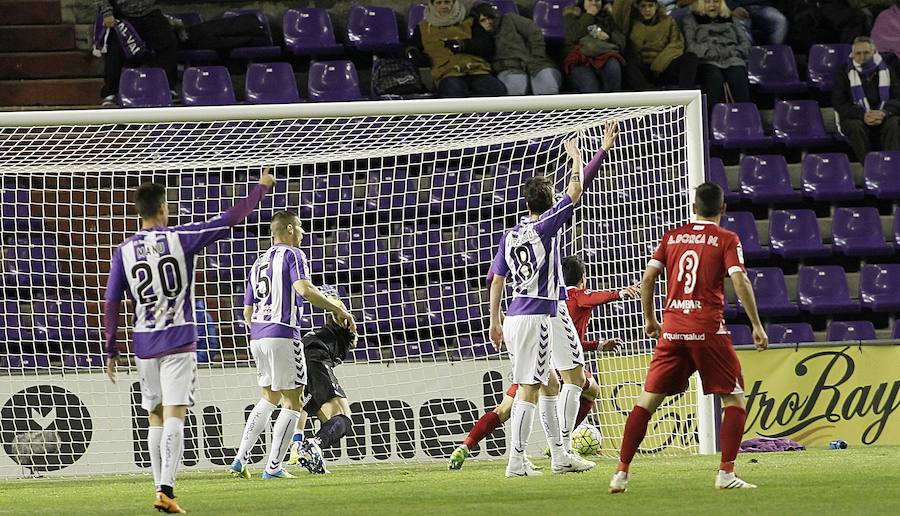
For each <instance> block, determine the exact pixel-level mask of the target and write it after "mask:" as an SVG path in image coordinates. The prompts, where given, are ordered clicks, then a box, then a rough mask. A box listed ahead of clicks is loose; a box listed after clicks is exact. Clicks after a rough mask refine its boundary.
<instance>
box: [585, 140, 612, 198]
mask: <svg viewBox="0 0 900 516" xmlns="http://www.w3.org/2000/svg"><path fill="white" fill-rule="evenodd" d="M605 159H606V151H605V150H603V149H600V150H599V151H597V154H594V157H593V158H591V161H589V162H588V164H587V165H585V167H584V170H583V171H582V173H581V174H582V180H581V186H582V189H583V190H584V191H587V189H588V186H590V184H591V182H592V181H593V180H594V178H595V177H597V172H599V171H600V165H602V164H603V160H605Z"/></svg>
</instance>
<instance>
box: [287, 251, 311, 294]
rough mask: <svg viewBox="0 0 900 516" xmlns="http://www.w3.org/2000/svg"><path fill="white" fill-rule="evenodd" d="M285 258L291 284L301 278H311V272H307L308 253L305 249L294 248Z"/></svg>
mask: <svg viewBox="0 0 900 516" xmlns="http://www.w3.org/2000/svg"><path fill="white" fill-rule="evenodd" d="M285 258H286V259H287V263H286V264H285V265H286V266H287V268H288V275H289V276H290V278H291V285H293V284H294V283H295V282H297V281H300V280H309V274H307V273H306V255H304V254H303V251H300V250H299V249H293V250H291V252H289V253H287V254H285Z"/></svg>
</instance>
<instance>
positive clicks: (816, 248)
mask: <svg viewBox="0 0 900 516" xmlns="http://www.w3.org/2000/svg"><path fill="white" fill-rule="evenodd" d="M769 248H770V249H771V250H772V254H776V255H778V256H781V257H782V258H788V259H797V258H812V257H821V256H831V248H830V247H829V246H827V245H825V244H823V243H822V234H821V233H820V232H819V223H818V221H817V220H816V213H815V212H814V211H812V210H774V211H772V213H771V214H769Z"/></svg>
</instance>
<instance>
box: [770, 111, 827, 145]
mask: <svg viewBox="0 0 900 516" xmlns="http://www.w3.org/2000/svg"><path fill="white" fill-rule="evenodd" d="M773 126H774V131H775V139H776V140H778V141H779V142H781V143H783V144H785V145H787V146H788V147H821V146H823V145H829V144H831V143H832V142H833V141H834V139H833V138H832V137H831V135H829V134H828V133H827V132H825V121H824V120H823V119H822V112H821V111H819V103H818V102H816V101H815V100H781V101H778V102H776V103H775V118H774V121H773Z"/></svg>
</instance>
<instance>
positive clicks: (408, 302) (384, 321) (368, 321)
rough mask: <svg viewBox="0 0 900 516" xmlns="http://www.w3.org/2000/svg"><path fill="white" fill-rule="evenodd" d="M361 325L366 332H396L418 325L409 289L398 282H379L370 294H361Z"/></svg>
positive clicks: (411, 328) (412, 328)
mask: <svg viewBox="0 0 900 516" xmlns="http://www.w3.org/2000/svg"><path fill="white" fill-rule="evenodd" d="M363 325H364V326H365V327H366V328H367V332H370V331H373V330H378V331H381V332H397V331H406V330H415V329H416V328H417V327H418V323H417V316H416V307H415V303H414V301H413V299H412V294H411V291H410V290H409V289H407V288H405V287H403V285H401V284H399V283H390V284H379V285H378V286H377V290H376V291H375V292H374V293H371V294H363Z"/></svg>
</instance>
